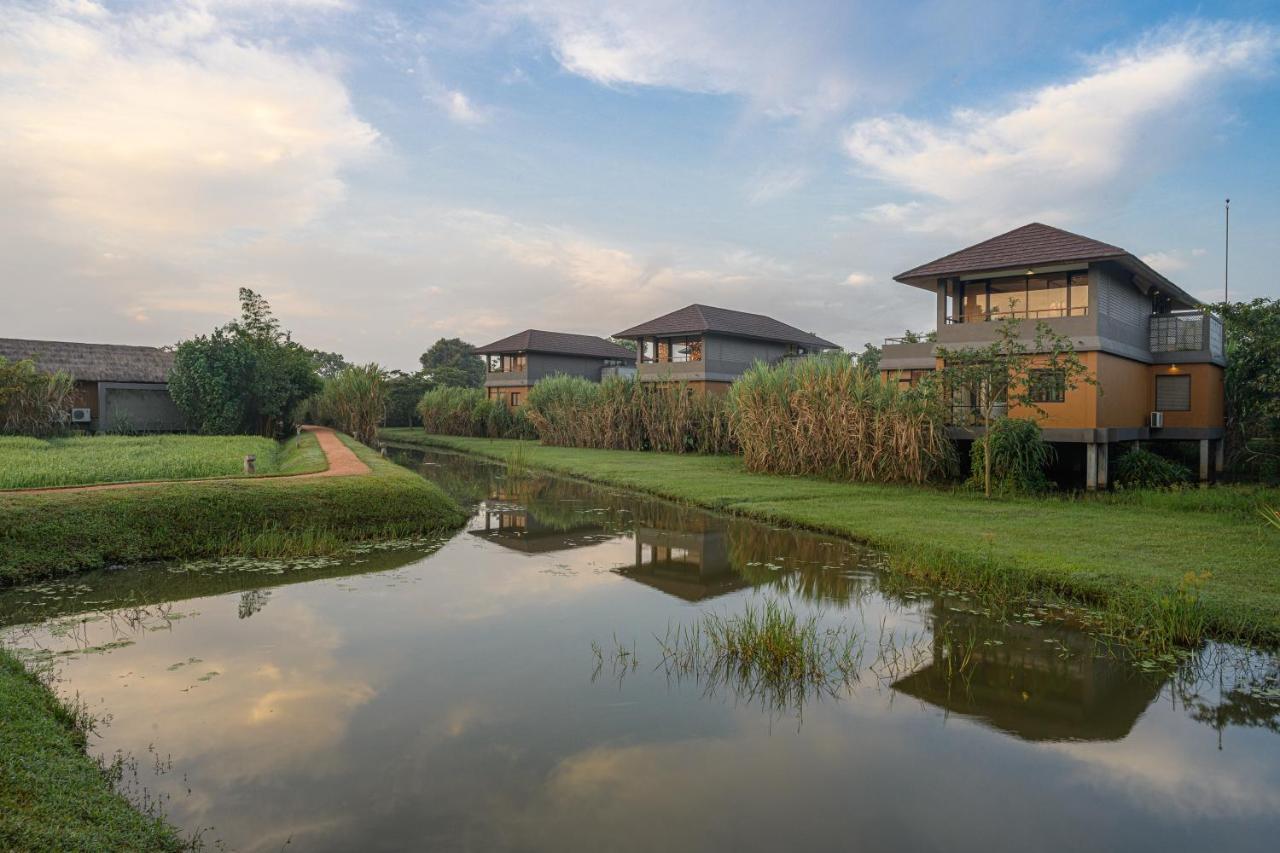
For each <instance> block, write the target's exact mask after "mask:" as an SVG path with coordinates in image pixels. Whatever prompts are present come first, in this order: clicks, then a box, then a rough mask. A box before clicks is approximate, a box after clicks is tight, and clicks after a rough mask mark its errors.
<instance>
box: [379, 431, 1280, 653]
mask: <svg viewBox="0 0 1280 853" xmlns="http://www.w3.org/2000/svg"><path fill="white" fill-rule="evenodd" d="M383 437H384V438H385V439H386V440H388V441H394V442H398V443H408V444H417V445H427V444H431V445H436V446H441V447H449V448H453V449H456V450H463V451H467V452H471V453H476V454H479V455H484V456H488V457H491V458H495V459H499V460H503V459H505V458H506V457H507V456H508V454H510V453H511V451H512V449H513V446H514V444H515V442H511V441H506V440H500V439H475V438H455V437H451V436H426V435H424V434H423V433H422V432H421V431H420V430H413V429H389V430H385V431H384V432H383ZM522 454H523V456H524V458H525V460H526V461H527V463H528V464H529V465H531V466H534V467H538V468H543V469H546V470H552V471H558V472H561V473H565V474H569V475H572V476H576V477H581V478H584V479H588V480H595V481H599V482H606V483H610V484H613V485H617V486H622V487H625V488H630V489H635V490H638V491H643V492H648V493H651V494H656V495H660V496H662V497H666V498H671V499H675V500H680V501H686V502H688V503H692V504H697V505H699V506H704V507H707V508H710V509H715V510H720V511H724V512H730V513H736V514H741V515H745V516H751V517H754V518H759V519H763V520H766V521H770V522H782V523H787V524H791V525H796V526H799V527H805V528H809V529H814V530H821V531H825V532H829V533H835V534H838V535H844V536H848V537H851V538H854V539H857V540H859V541H863V542H867V543H869V544H871V545H874V546H877V547H879V548H882V549H884V550H885V551H886V552H887V554H888V555H889V559H890V564H891V565H892V566H893V567H894V568H895V570H897V571H899V572H902V573H905V574H910V575H913V576H916V577H920V578H925V579H929V580H935V581H940V582H946V583H954V584H963V585H964V586H966V587H967V588H970V589H974V590H978V591H989V592H994V593H1010V594H1015V593H1016V594H1020V593H1026V592H1030V593H1036V594H1039V593H1055V594H1059V595H1062V596H1065V597H1068V598H1071V599H1075V600H1079V601H1084V602H1088V603H1091V604H1094V605H1098V606H1100V607H1101V608H1103V609H1105V610H1106V611H1108V613H1109V615H1110V616H1111V617H1112V618H1113V619H1114V620H1115V622H1117V623H1119V624H1122V625H1124V626H1126V627H1127V628H1129V629H1132V630H1134V631H1136V632H1145V631H1150V632H1160V631H1164V632H1166V633H1171V632H1172V633H1177V632H1181V631H1183V630H1184V627H1185V626H1187V625H1189V624H1192V623H1195V624H1198V625H1202V626H1203V629H1204V631H1205V632H1206V633H1207V634H1208V635H1210V636H1215V637H1219V638H1223V639H1237V640H1245V641H1251V642H1260V643H1275V642H1280V531H1277V530H1276V528H1274V527H1271V526H1269V525H1268V524H1267V523H1266V521H1265V520H1264V518H1263V517H1262V514H1261V508H1262V507H1263V506H1264V505H1268V504H1269V505H1271V506H1280V494H1278V493H1277V492H1276V491H1275V490H1274V489H1271V490H1267V489H1258V488H1241V489H1235V488H1230V487H1217V488H1213V489H1208V490H1200V489H1191V490H1186V491H1182V492H1160V493H1136V492H1124V493H1119V494H1114V495H1105V496H1098V497H1096V498H1095V497H1085V498H1075V499H1067V498H1061V497H1051V498H999V499H995V500H987V499H985V498H983V497H981V496H980V495H975V494H973V493H971V492H969V491H965V490H947V489H930V488H921V487H912V486H888V485H872V484H856V483H839V482H831V481H827V480H821V479H817V478H813V477H786V476H773V475H767V474H751V473H748V472H746V471H745V470H744V469H743V467H742V462H741V460H740V459H738V458H737V457H732V456H685V455H672V454H661V453H642V452H627V451H610V450H582V449H575V448H560V447H544V446H541V445H535V444H526V445H525V446H524V448H523V450H522ZM1206 571H1207V572H1210V573H1211V577H1210V578H1209V579H1208V580H1207V581H1204V582H1203V583H1201V582H1199V581H1198V580H1197V581H1194V582H1192V583H1188V581H1187V576H1188V574H1189V573H1197V574H1198V573H1201V572H1206ZM1191 597H1194V598H1195V601H1196V602H1198V603H1196V604H1195V609H1196V613H1197V615H1196V618H1195V619H1189V618H1188V616H1187V614H1186V612H1185V611H1186V609H1187V606H1188V600H1189V599H1190V598H1191ZM1201 620H1202V621H1201ZM1187 639H1193V638H1187Z"/></svg>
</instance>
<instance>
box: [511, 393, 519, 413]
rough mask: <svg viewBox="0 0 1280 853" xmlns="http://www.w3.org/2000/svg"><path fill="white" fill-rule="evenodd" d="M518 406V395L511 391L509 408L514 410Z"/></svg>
mask: <svg viewBox="0 0 1280 853" xmlns="http://www.w3.org/2000/svg"><path fill="white" fill-rule="evenodd" d="M518 405H520V395H519V394H518V393H516V392H515V391H512V392H511V408H513V409H514V408H515V407H516V406H518Z"/></svg>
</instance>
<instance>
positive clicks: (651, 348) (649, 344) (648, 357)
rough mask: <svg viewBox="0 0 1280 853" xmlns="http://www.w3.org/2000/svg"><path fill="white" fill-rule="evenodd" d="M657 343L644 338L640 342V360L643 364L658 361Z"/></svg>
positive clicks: (651, 339)
mask: <svg viewBox="0 0 1280 853" xmlns="http://www.w3.org/2000/svg"><path fill="white" fill-rule="evenodd" d="M656 347H657V342H656V341H654V339H653V338H645V339H644V340H643V341H641V342H640V360H641V361H642V362H644V363H645V364H653V363H654V362H655V361H657V360H658V357H657V352H656Z"/></svg>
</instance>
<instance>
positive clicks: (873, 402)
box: [729, 355, 955, 483]
mask: <svg viewBox="0 0 1280 853" xmlns="http://www.w3.org/2000/svg"><path fill="white" fill-rule="evenodd" d="M729 397H730V403H731V405H732V411H733V429H734V433H735V436H736V438H737V443H738V445H739V446H740V447H741V450H742V455H743V459H744V461H745V463H746V467H747V469H748V470H751V471H760V472H765V473H771V474H818V475H821V476H826V477H833V478H837V479H842V480H858V481H867V482H897V483H923V482H926V481H929V480H933V479H937V478H940V477H943V476H946V475H948V474H950V473H952V472H953V471H954V469H955V450H954V448H953V446H952V444H951V441H950V440H949V439H948V438H947V433H946V412H945V408H944V406H943V405H942V398H941V395H940V394H939V393H938V391H937V389H936V388H934V387H933V386H932V385H931V384H930V383H927V382H926V383H923V384H921V385H918V386H917V387H915V388H910V389H903V388H899V387H898V383H896V382H885V381H883V380H882V379H881V378H880V376H879V374H878V373H876V372H875V371H872V370H869V369H867V368H865V367H860V366H858V365H856V364H854V363H853V362H852V361H851V360H850V359H849V358H848V357H846V356H843V355H833V356H818V357H813V358H806V359H800V360H795V361H787V362H783V363H781V364H778V365H773V366H769V365H765V364H760V363H757V364H756V365H755V366H754V367H752V368H751V369H750V370H748V371H747V372H746V373H744V374H743V375H742V376H741V377H740V378H739V379H738V381H737V382H735V383H734V384H733V387H732V388H731V389H730V392H729Z"/></svg>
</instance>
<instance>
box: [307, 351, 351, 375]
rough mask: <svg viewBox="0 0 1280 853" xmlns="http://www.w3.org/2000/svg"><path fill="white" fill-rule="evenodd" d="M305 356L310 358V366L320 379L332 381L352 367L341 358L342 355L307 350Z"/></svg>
mask: <svg viewBox="0 0 1280 853" xmlns="http://www.w3.org/2000/svg"><path fill="white" fill-rule="evenodd" d="M307 355H308V356H309V357H310V358H311V365H312V367H313V368H314V369H315V371H316V373H317V374H319V376H320V378H321V379H332V378H333V377H335V376H337V375H338V374H339V373H341V372H342V371H344V370H346V369H347V368H348V367H351V366H352V365H351V362H349V361H347V360H346V359H345V358H343V357H342V353H337V352H325V351H324V350H319V349H309V350H307Z"/></svg>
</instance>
